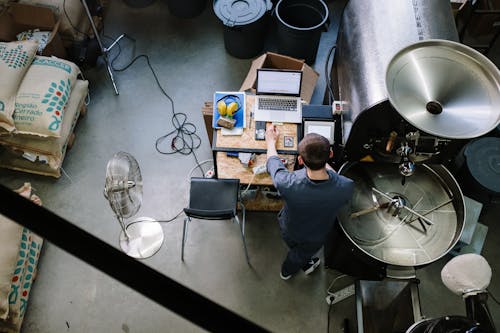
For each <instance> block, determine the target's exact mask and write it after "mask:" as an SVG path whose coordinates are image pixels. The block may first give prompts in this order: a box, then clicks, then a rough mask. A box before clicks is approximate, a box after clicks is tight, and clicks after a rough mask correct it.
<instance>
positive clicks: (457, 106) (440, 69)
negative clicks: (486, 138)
mask: <svg viewBox="0 0 500 333" xmlns="http://www.w3.org/2000/svg"><path fill="white" fill-rule="evenodd" d="M386 87H387V92H388V95H389V100H390V102H391V104H392V106H393V107H394V108H395V109H396V110H397V111H398V112H399V113H400V114H401V116H403V117H404V118H405V119H406V120H407V121H408V122H409V123H411V124H412V125H414V126H416V127H417V128H418V129H420V130H422V131H424V132H427V133H429V134H432V135H436V136H439V137H444V138H453V139H468V138H474V137H478V136H481V135H483V134H486V133H488V132H490V131H491V130H493V129H494V128H495V127H497V126H498V124H499V123H500V72H499V70H498V68H497V67H496V66H495V65H494V64H493V63H492V62H491V61H490V60H488V59H487V58H486V57H485V56H484V55H482V54H481V53H479V52H477V51H475V50H474V49H471V48H470V47H468V46H465V45H463V44H460V43H456V42H451V41H447V40H436V39H434V40H426V41H422V42H418V43H415V44H412V45H410V46H408V47H405V48H404V49H402V50H401V51H399V52H398V53H397V54H396V55H395V56H394V57H393V58H392V60H391V61H390V62H389V65H388V67H387V72H386Z"/></svg>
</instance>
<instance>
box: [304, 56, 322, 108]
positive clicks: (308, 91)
mask: <svg viewBox="0 0 500 333" xmlns="http://www.w3.org/2000/svg"><path fill="white" fill-rule="evenodd" d="M302 72H303V73H304V74H303V75H302V86H301V89H302V90H301V92H300V97H301V98H302V99H303V100H304V101H305V102H307V103H309V102H310V101H311V97H312V95H313V93H314V88H315V87H316V82H317V81H318V78H319V73H318V72H316V71H315V70H314V69H312V68H311V67H309V66H308V65H306V64H304V67H303V68H302Z"/></svg>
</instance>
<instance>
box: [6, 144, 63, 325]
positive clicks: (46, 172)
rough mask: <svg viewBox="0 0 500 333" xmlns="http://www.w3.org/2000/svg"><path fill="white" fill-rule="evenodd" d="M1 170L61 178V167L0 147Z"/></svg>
mask: <svg viewBox="0 0 500 333" xmlns="http://www.w3.org/2000/svg"><path fill="white" fill-rule="evenodd" d="M0 168H5V169H10V170H16V171H22V172H27V173H33V174H35V175H42V176H51V177H55V178H59V177H61V165H59V166H57V167H56V168H53V167H51V166H50V165H49V164H48V163H45V162H40V161H38V160H37V161H35V162H31V161H29V160H27V159H26V158H24V157H23V152H20V151H13V150H11V149H6V148H4V147H0ZM0 332H1V331H0Z"/></svg>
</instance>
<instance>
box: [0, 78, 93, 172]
mask: <svg viewBox="0 0 500 333" xmlns="http://www.w3.org/2000/svg"><path fill="white" fill-rule="evenodd" d="M88 85H89V83H88V81H83V80H77V81H76V84H75V87H74V88H73V89H72V91H71V95H70V97H69V100H68V104H67V105H66V110H65V111H64V117H63V122H62V129H61V136H60V137H59V138H54V137H49V138H43V137H39V136H34V135H24V134H16V133H15V134H13V135H12V136H4V137H0V144H2V145H6V146H9V147H10V148H14V149H18V150H21V151H24V152H30V153H33V154H36V155H45V156H47V157H48V159H49V161H48V163H50V164H51V165H52V166H53V167H57V166H58V165H60V164H61V161H62V158H63V155H64V151H65V150H66V144H67V141H68V138H69V135H70V134H71V133H72V132H73V129H74V127H75V125H76V122H77V120H78V117H79V115H80V110H81V109H82V107H83V106H84V104H85V98H86V96H87V94H88Z"/></svg>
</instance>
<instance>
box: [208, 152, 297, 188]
mask: <svg viewBox="0 0 500 333" xmlns="http://www.w3.org/2000/svg"><path fill="white" fill-rule="evenodd" d="M256 157H257V158H256V160H255V163H254V165H255V166H257V165H262V164H266V159H267V155H266V154H259V155H257V156H256ZM280 157H281V158H285V159H286V160H287V168H288V170H290V171H293V168H294V166H295V157H296V156H295V155H280ZM215 160H216V163H217V177H219V178H239V179H240V182H241V183H242V184H252V185H273V181H272V179H271V176H269V174H268V173H261V174H258V175H255V176H254V174H253V170H252V168H247V167H245V166H244V165H243V164H241V162H240V160H239V159H238V158H237V157H228V156H227V155H226V153H225V152H221V151H219V152H217V153H216V155H215Z"/></svg>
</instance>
